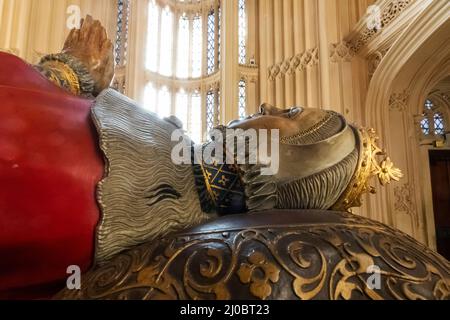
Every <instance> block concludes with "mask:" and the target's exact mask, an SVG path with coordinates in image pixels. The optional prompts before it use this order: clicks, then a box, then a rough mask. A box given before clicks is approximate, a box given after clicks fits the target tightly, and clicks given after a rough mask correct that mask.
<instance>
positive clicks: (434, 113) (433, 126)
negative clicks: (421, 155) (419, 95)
mask: <svg viewBox="0 0 450 320" xmlns="http://www.w3.org/2000/svg"><path fill="white" fill-rule="evenodd" d="M440 109H441V108H440V107H439V106H436V105H435V104H434V102H433V101H432V100H430V99H427V100H426V101H425V104H424V111H423V114H422V118H421V120H420V129H421V133H422V136H423V137H425V138H426V137H432V136H435V135H436V136H438V135H444V134H445V133H446V128H445V120H444V116H443V114H442V112H441V110H440Z"/></svg>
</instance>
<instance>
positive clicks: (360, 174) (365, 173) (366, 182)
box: [332, 128, 403, 211]
mask: <svg viewBox="0 0 450 320" xmlns="http://www.w3.org/2000/svg"><path fill="white" fill-rule="evenodd" d="M355 131H357V133H358V134H357V136H358V140H359V150H360V158H359V162H358V165H357V168H356V170H355V174H354V175H353V177H352V180H351V182H350V184H349V186H348V188H347V189H346V190H345V191H344V193H343V194H342V195H341V197H340V198H339V200H338V201H337V203H336V204H335V205H334V206H333V207H332V209H333V210H338V211H349V209H350V208H354V207H360V206H361V205H362V203H361V197H362V195H363V194H364V193H367V192H369V193H372V194H375V193H376V189H375V188H374V187H373V186H371V185H370V179H371V178H372V177H374V176H376V177H377V178H378V181H379V182H380V184H381V185H382V186H386V185H387V184H389V183H391V182H392V181H399V180H400V179H401V178H402V177H403V174H402V172H401V170H400V169H398V168H397V167H395V165H394V163H393V162H392V161H391V159H390V158H389V157H388V156H387V154H386V151H385V150H382V149H381V148H380V147H379V146H378V145H377V141H378V140H379V138H378V136H377V135H376V133H375V130H374V129H365V128H360V129H358V130H356V129H355Z"/></svg>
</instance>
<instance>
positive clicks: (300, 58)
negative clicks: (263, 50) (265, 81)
mask: <svg viewBox="0 0 450 320" xmlns="http://www.w3.org/2000/svg"><path fill="white" fill-rule="evenodd" d="M318 63H319V50H318V49H317V48H313V49H309V50H306V51H305V52H303V53H299V54H297V55H295V56H293V57H291V58H288V59H286V60H284V61H282V62H280V63H277V64H274V65H273V66H271V67H269V69H268V78H269V80H271V81H274V80H275V79H276V78H282V77H284V76H285V75H286V74H287V75H292V74H295V73H296V72H300V71H303V70H305V69H306V68H307V67H312V66H315V65H317V64H318Z"/></svg>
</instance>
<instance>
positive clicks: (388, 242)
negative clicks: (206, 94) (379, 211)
mask: <svg viewBox="0 0 450 320" xmlns="http://www.w3.org/2000/svg"><path fill="white" fill-rule="evenodd" d="M81 279H82V286H81V288H82V289H81V290H79V291H70V290H64V291H62V292H61V293H59V294H58V295H57V296H56V299H139V300H141V299H144V300H161V299H164V300H168V299H181V300H190V299H203V300H205V299H220V300H227V299H233V300H234V299H236V300H242V299H285V300H286V299H302V300H313V299H314V300H319V299H330V300H337V299H450V262H448V261H447V260H445V259H444V258H443V257H441V256H439V255H438V254H437V253H435V252H433V251H431V250H430V249H429V248H427V247H425V246H424V245H422V244H420V243H418V242H417V241H416V240H414V239H413V238H411V237H409V236H407V235H405V234H404V233H402V232H400V231H397V230H394V229H392V228H389V227H387V226H385V225H383V224H380V223H378V222H374V221H371V220H368V219H366V218H362V217H359V216H355V215H352V214H349V213H339V212H332V211H312V210H304V211H290V210H278V211H270V212H261V213H253V214H248V215H235V216H227V217H223V218H220V219H218V220H216V221H212V222H209V223H206V224H204V225H202V226H199V227H196V228H194V229H191V230H188V231H185V232H182V233H179V234H175V235H172V236H168V237H166V238H165V239H162V240H160V241H154V242H150V243H147V244H144V245H141V246H138V247H136V248H135V249H132V250H130V251H126V252H124V253H122V254H120V255H118V256H117V257H115V258H113V259H112V260H111V261H110V262H108V263H106V264H105V265H103V266H100V267H96V268H94V269H93V270H92V271H90V272H88V273H87V274H85V275H84V276H82V277H81Z"/></svg>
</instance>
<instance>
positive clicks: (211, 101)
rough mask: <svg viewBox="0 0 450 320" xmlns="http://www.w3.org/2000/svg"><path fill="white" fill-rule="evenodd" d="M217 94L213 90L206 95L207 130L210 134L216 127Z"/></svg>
mask: <svg viewBox="0 0 450 320" xmlns="http://www.w3.org/2000/svg"><path fill="white" fill-rule="evenodd" d="M214 117H215V94H214V91H213V90H210V91H208V94H207V95H206V129H207V132H210V131H211V130H212V129H214V126H215V123H214V122H215V121H214Z"/></svg>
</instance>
